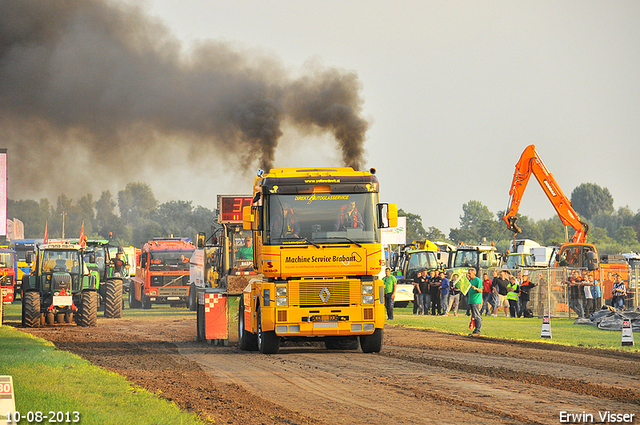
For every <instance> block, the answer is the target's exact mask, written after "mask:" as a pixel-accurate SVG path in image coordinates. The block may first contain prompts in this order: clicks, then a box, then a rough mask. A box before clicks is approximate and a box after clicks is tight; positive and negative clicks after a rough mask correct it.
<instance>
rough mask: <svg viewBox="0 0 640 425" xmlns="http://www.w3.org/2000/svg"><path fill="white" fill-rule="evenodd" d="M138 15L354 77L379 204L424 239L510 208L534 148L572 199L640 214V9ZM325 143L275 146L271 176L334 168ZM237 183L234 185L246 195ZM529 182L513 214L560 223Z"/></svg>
mask: <svg viewBox="0 0 640 425" xmlns="http://www.w3.org/2000/svg"><path fill="white" fill-rule="evenodd" d="M142 4H143V6H144V7H145V8H146V9H147V10H148V11H149V13H150V14H152V15H155V16H157V17H158V18H159V19H161V20H162V21H163V22H164V23H165V24H166V25H167V26H169V27H170V28H171V30H172V31H173V33H174V34H175V35H176V36H177V37H178V38H180V39H181V40H183V41H184V43H186V44H185V48H188V47H189V43H193V42H194V41H197V40H200V39H216V40H224V41H227V42H231V43H235V44H237V45H238V46H241V47H242V48H249V49H255V50H257V51H259V52H260V53H261V54H268V55H272V56H273V57H275V58H279V59H280V60H281V61H282V62H283V63H284V64H285V66H287V67H289V68H291V69H293V70H295V69H299V68H301V67H302V66H303V65H304V64H305V62H306V61H317V62H320V63H321V64H323V65H325V66H331V67H339V68H344V69H347V70H353V71H355V72H356V73H357V74H358V77H359V79H360V80H361V82H362V97H363V98H364V101H365V106H364V108H365V109H364V110H365V114H364V115H365V117H366V118H368V119H369V120H370V121H371V123H372V125H371V127H370V129H369V132H368V138H367V142H366V150H367V153H366V162H367V167H375V168H377V170H378V177H379V179H380V182H381V197H382V199H383V200H385V201H387V202H395V203H397V204H398V206H399V207H401V208H403V209H404V210H406V211H409V212H412V213H416V214H420V215H421V216H422V219H423V224H424V226H425V228H427V227H429V226H435V227H437V228H439V229H440V230H442V231H443V232H444V233H445V234H448V232H449V229H450V228H452V227H458V225H459V216H460V215H461V214H462V204H463V203H466V202H468V201H469V200H472V199H474V200H478V201H480V202H482V203H483V204H484V205H486V206H488V207H489V209H490V210H491V211H492V212H497V211H498V210H504V209H505V207H506V205H507V201H508V190H509V186H510V184H511V179H512V177H513V171H514V166H515V163H516V162H517V160H518V158H519V157H520V154H521V153H522V151H523V150H524V148H525V147H526V146H527V145H529V144H535V145H536V147H537V150H538V152H539V154H540V155H541V157H542V159H543V160H544V161H545V164H546V165H547V168H548V169H549V170H550V171H551V172H552V173H553V174H554V176H555V178H556V180H557V181H558V183H559V184H560V187H561V188H562V189H563V190H564V192H565V194H566V195H567V196H570V195H571V191H572V190H573V189H574V188H575V187H576V186H577V185H579V184H581V183H585V182H590V183H596V184H598V185H600V186H603V187H607V188H608V189H609V190H610V191H611V193H612V195H613V197H614V202H615V207H616V208H618V207H621V206H626V205H628V206H629V207H630V208H631V209H632V210H633V211H637V210H638V209H639V208H640V190H638V183H639V182H640V166H639V165H640V164H639V162H640V161H639V160H640V156H639V153H640V48H639V46H640V25H638V23H639V22H640V2H637V1H555V0H554V1H531V2H523V1H515V2H514V1H503V2H498V1H482V2H476V1H395V2H384V1H370V0H367V1H346V2H345V1H327V0H325V1H322V2H311V1H300V0H294V1H278V2H264V1H242V2H237V1H211V0H202V1H190V0H187V1H181V2H175V1H173V0H146V1H145V2H143V3H142ZM288 136H291V135H287V134H286V132H285V138H287V137H288ZM293 138H294V139H295V136H293ZM298 146H302V147H303V149H301V152H300V153H299V154H298V149H299V148H298ZM333 148H334V145H333V144H332V141H331V140H330V139H322V140H305V139H304V138H302V139H301V140H299V141H298V140H296V148H295V149H293V148H291V147H289V148H287V143H283V144H282V146H281V148H280V150H279V151H278V152H277V153H276V157H275V165H276V166H278V167H291V166H294V167H297V166H312V165H313V166H315V165H334V164H336V162H337V161H339V157H338V155H337V153H336V152H335V150H333ZM222 182H224V180H222ZM224 183H225V184H228V183H229V182H224ZM238 183H240V182H238ZM242 183H245V184H244V185H242V184H239V185H237V186H235V187H230V188H229V190H230V191H246V190H249V185H250V182H248V181H247V182H242ZM530 183H531V184H530V186H529V188H528V190H527V192H526V194H525V197H524V200H523V202H522V205H521V208H520V212H521V213H522V214H524V215H528V216H529V217H532V218H534V219H541V218H549V217H552V216H554V214H555V212H554V210H553V208H552V206H551V204H550V203H549V202H548V201H547V199H546V198H545V196H544V193H543V192H542V190H541V189H540V188H539V187H538V184H537V182H536V181H534V180H533V179H532V180H531V182H530ZM245 186H246V189H243V188H244V187H245ZM216 187H218V188H219V189H220V191H221V192H225V191H226V190H225V189H227V188H225V187H224V186H216ZM154 190H156V191H157V192H158V191H159V190H158V189H157V188H155V187H154ZM202 195H205V196H208V195H209V194H205V193H202ZM194 202H195V203H198V202H204V201H202V200H201V199H194Z"/></svg>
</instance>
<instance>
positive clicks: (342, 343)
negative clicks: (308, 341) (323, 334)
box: [324, 336, 360, 350]
mask: <svg viewBox="0 0 640 425" xmlns="http://www.w3.org/2000/svg"><path fill="white" fill-rule="evenodd" d="M324 345H325V347H327V350H357V349H358V348H360V342H359V341H358V337H357V336H334V337H327V338H326V339H325V340H324Z"/></svg>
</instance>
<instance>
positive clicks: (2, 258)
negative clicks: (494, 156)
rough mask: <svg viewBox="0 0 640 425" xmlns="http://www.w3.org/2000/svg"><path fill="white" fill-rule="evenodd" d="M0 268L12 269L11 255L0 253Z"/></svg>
mask: <svg viewBox="0 0 640 425" xmlns="http://www.w3.org/2000/svg"><path fill="white" fill-rule="evenodd" d="M0 268H3V269H6V268H13V253H11V252H0Z"/></svg>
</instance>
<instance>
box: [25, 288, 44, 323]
mask: <svg viewBox="0 0 640 425" xmlns="http://www.w3.org/2000/svg"><path fill="white" fill-rule="evenodd" d="M22 326H24V327H26V328H38V327H40V293H39V292H25V293H24V298H23V299H22Z"/></svg>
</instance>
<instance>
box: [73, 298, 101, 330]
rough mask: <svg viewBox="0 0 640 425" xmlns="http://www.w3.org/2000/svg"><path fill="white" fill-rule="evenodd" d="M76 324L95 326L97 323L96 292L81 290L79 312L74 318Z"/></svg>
mask: <svg viewBox="0 0 640 425" xmlns="http://www.w3.org/2000/svg"><path fill="white" fill-rule="evenodd" d="M76 323H77V324H78V326H83V327H88V326H95V325H96V324H97V323H98V293H97V292H96V291H87V290H85V291H82V294H81V296H80V314H78V319H77V320H76Z"/></svg>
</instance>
